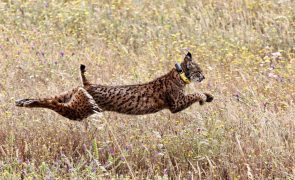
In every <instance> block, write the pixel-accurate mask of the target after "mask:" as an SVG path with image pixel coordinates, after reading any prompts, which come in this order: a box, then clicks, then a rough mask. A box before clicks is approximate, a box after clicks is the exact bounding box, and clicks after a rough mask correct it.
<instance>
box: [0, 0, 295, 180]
mask: <svg viewBox="0 0 295 180" xmlns="http://www.w3.org/2000/svg"><path fill="white" fill-rule="evenodd" d="M294 9H295V2H294V1H293V0H270V1H264V0H235V1H226V0H208V1H207V0H200V1H196V0H195V1H193V0H167V1H161V0H154V1H143V0H132V1H131V0H126V1H123V0H115V1H110V0H102V1H91V0H88V1H86V0H85V1H83V0H77V1H74V0H64V1H54V0H46V1H45V0H44V1H33V0H23V1H20V0H2V1H0V64H1V66H0V123H1V126H0V179H20V178H25V179H99V178H129V179H130V178H134V179H141V178H148V179H170V178H174V179H182V178H187V179H295V163H294V162H295V102H294V100H295V11H294ZM187 50H190V52H191V53H192V55H193V58H194V61H196V62H198V63H199V64H200V66H201V67H202V68H203V70H204V73H205V76H206V80H205V81H203V82H202V83H196V84H190V85H189V86H188V87H187V92H188V93H193V92H209V93H211V94H213V95H214V97H215V99H214V101H213V102H212V103H210V104H209V103H208V104H205V105H204V106H199V105H198V104H194V105H192V106H191V107H190V108H188V109H186V110H184V111H182V112H180V113H177V114H171V113H170V112H169V111H168V110H163V111H161V112H158V113H155V114H151V115H144V116H128V115H122V114H117V113H114V112H104V113H102V114H99V115H97V116H93V117H89V118H88V119H86V120H84V121H82V122H74V121H70V120H68V119H65V118H63V117H61V116H59V115H58V114H56V113H54V112H53V111H50V110H46V109H25V108H17V107H15V105H14V101H15V100H16V99H20V98H29V97H45V96H48V95H52V94H57V93H60V92H62V91H65V90H69V89H71V88H73V87H77V86H79V85H81V82H80V78H79V65H80V64H81V63H83V64H85V65H86V66H87V68H88V76H89V78H90V79H91V80H92V81H93V82H96V83H100V84H108V85H123V84H135V83H143V82H147V81H150V80H152V79H154V78H156V77H159V76H161V75H163V74H165V73H167V72H168V71H169V70H170V69H172V68H173V67H174V63H175V62H176V61H180V60H181V59H182V58H183V57H184V54H185V53H186V51H187Z"/></svg>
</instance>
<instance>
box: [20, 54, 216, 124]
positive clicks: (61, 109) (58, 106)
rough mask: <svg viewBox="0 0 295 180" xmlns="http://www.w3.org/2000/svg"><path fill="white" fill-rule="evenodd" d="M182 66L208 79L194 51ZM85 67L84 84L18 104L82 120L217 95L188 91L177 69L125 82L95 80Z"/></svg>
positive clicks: (194, 77) (173, 107)
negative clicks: (145, 80)
mask: <svg viewBox="0 0 295 180" xmlns="http://www.w3.org/2000/svg"><path fill="white" fill-rule="evenodd" d="M181 67H182V69H183V71H184V73H185V74H186V76H187V77H188V78H189V79H190V80H191V81H198V82H201V81H202V80H204V79H205V77H204V75H203V74H202V70H201V69H200V67H199V66H198V65H197V64H196V63H195V62H193V61H192V56H191V54H190V53H188V54H187V55H186V56H185V58H184V61H183V62H182V63H181ZM85 69H86V68H85V66H84V65H81V66H80V70H81V77H82V82H83V87H78V88H75V89H74V90H72V91H68V92H65V93H63V94H61V95H58V96H55V97H52V98H45V99H22V100H18V101H16V105H17V106H23V107H43V108H49V109H52V110H54V111H56V112H57V113H59V114H61V115H62V116H65V117H67V118H69V119H72V120H80V119H83V118H86V117H87V116H89V115H91V114H93V113H95V112H102V111H115V112H119V113H124V114H133V115H141V114H149V113H155V112H158V111H160V110H162V109H169V110H170V111H171V112H172V113H176V112H179V111H182V110H184V109H186V108H187V107H189V106H190V105H192V104H193V103H195V102H199V104H200V105H203V104H204V103H205V102H211V101H212V100H213V96H212V95H210V94H207V93H194V94H189V95H185V93H184V88H185V86H186V83H185V82H184V81H183V80H182V79H181V78H180V76H179V74H178V72H177V71H176V69H172V70H171V71H170V72H168V73H167V74H165V75H163V76H162V77H159V78H157V79H155V80H153V81H151V82H148V83H145V84H137V85H125V86H106V85H98V84H92V83H90V82H89V81H88V79H87V78H86V76H85Z"/></svg>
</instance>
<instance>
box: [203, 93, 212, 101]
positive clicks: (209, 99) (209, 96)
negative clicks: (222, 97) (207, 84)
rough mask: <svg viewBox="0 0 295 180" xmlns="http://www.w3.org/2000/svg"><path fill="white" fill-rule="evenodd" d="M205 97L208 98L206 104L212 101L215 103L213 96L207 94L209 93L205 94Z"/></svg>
mask: <svg viewBox="0 0 295 180" xmlns="http://www.w3.org/2000/svg"><path fill="white" fill-rule="evenodd" d="M205 96H206V102H211V101H213V99H214V98H213V96H212V95H211V94H207V93H205Z"/></svg>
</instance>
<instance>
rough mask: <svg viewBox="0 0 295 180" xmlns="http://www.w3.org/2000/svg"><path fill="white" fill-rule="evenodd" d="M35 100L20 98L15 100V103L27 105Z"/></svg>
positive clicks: (22, 105) (20, 105)
mask: <svg viewBox="0 0 295 180" xmlns="http://www.w3.org/2000/svg"><path fill="white" fill-rule="evenodd" d="M35 102H36V100H34V99H20V100H16V101H15V105H16V106H19V107H27V106H30V105H31V104H33V103H35Z"/></svg>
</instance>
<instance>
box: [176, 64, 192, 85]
mask: <svg viewBox="0 0 295 180" xmlns="http://www.w3.org/2000/svg"><path fill="white" fill-rule="evenodd" d="M175 68H176V71H177V72H178V74H179V76H180V79H181V80H183V82H184V83H185V84H189V83H190V82H191V80H190V78H189V77H187V75H186V74H185V73H184V72H183V70H182V67H181V66H180V64H179V63H176V64H175Z"/></svg>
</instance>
